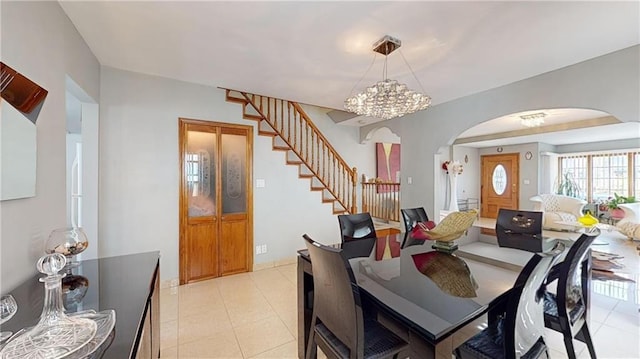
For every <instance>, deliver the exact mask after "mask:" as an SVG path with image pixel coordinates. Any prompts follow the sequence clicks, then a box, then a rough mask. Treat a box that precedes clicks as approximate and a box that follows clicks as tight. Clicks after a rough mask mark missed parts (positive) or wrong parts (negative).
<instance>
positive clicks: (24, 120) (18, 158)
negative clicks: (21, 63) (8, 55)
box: [0, 62, 47, 200]
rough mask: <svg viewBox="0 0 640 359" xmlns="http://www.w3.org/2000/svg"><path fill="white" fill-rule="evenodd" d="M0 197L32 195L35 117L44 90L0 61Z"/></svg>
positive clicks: (2, 198) (34, 172)
mask: <svg viewBox="0 0 640 359" xmlns="http://www.w3.org/2000/svg"><path fill="white" fill-rule="evenodd" d="M0 95H1V97H2V100H0V200H9V199H18V198H26V197H33V196H35V195H36V160H37V159H36V146H37V141H36V120H37V118H38V115H39V114H40V110H41V109H42V105H43V103H44V99H45V97H46V96H47V90H45V89H43V88H42V87H40V86H38V84H36V83H35V82H33V81H31V80H30V79H28V78H27V77H26V76H24V75H22V74H21V73H19V72H18V71H16V70H14V69H13V68H11V67H10V66H8V65H6V64H5V63H3V62H0Z"/></svg>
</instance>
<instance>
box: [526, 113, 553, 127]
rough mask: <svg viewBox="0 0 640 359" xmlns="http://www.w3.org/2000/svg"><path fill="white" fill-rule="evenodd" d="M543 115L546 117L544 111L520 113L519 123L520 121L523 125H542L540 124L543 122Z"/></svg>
mask: <svg viewBox="0 0 640 359" xmlns="http://www.w3.org/2000/svg"><path fill="white" fill-rule="evenodd" d="M545 117H547V114H546V113H544V112H537V113H531V114H528V115H521V116H520V123H522V125H523V126H527V127H538V126H542V124H543V123H544V118H545Z"/></svg>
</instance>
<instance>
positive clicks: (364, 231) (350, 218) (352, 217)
mask: <svg viewBox="0 0 640 359" xmlns="http://www.w3.org/2000/svg"><path fill="white" fill-rule="evenodd" d="M338 223H339V224H340V237H341V238H342V241H343V242H345V241H350V240H354V239H362V238H376V237H377V236H376V229H375V227H374V226H373V219H372V218H371V214H369V213H368V212H365V213H356V214H341V215H339V216H338Z"/></svg>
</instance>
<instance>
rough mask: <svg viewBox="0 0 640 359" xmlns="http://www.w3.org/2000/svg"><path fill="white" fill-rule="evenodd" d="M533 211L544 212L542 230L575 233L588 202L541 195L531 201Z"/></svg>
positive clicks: (559, 196) (566, 197) (553, 195)
mask: <svg viewBox="0 0 640 359" xmlns="http://www.w3.org/2000/svg"><path fill="white" fill-rule="evenodd" d="M529 200H530V201H532V202H533V210H534V211H540V212H542V228H544V229H548V230H552V231H574V230H575V229H576V226H575V225H572V224H563V223H558V222H565V223H577V222H578V218H580V217H582V208H583V207H584V205H586V204H587V201H585V200H582V199H579V198H573V197H569V196H563V195H559V194H540V195H537V196H533V197H531V198H530V199H529Z"/></svg>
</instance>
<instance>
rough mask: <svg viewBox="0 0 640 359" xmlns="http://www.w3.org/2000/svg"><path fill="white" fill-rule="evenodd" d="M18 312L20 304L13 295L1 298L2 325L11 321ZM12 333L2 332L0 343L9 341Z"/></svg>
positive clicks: (0, 315) (0, 317) (0, 316)
mask: <svg viewBox="0 0 640 359" xmlns="http://www.w3.org/2000/svg"><path fill="white" fill-rule="evenodd" d="M17 312H18V303H16V300H15V299H14V298H13V296H12V295H11V294H7V295H3V296H2V297H0V324H2V323H4V322H7V321H9V319H11V318H13V316H14V314H16V313H17ZM12 334H13V333H12V332H8V331H7V332H0V343H2V342H4V341H5V340H7V339H9V338H10V337H11V335H12Z"/></svg>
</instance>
